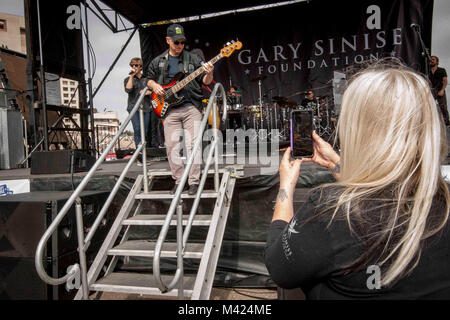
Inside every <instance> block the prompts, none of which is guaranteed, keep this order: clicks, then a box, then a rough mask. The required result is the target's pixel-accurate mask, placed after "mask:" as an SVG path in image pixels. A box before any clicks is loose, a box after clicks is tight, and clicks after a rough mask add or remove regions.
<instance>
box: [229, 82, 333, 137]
mask: <svg viewBox="0 0 450 320" xmlns="http://www.w3.org/2000/svg"><path fill="white" fill-rule="evenodd" d="M266 78H267V76H265V75H259V76H257V77H255V78H253V79H251V81H252V82H255V83H257V85H258V92H259V99H258V102H257V104H253V105H247V106H245V105H244V104H243V99H242V92H241V91H239V90H236V92H233V93H232V94H228V95H227V120H226V123H225V127H226V129H238V128H241V129H243V130H247V129H255V130H256V132H257V133H258V136H259V137H260V138H261V137H262V131H261V129H266V130H265V134H267V136H266V137H268V136H270V134H271V130H272V129H277V130H278V138H279V139H280V141H289V133H290V128H289V125H290V116H291V111H293V110H306V111H312V113H313V121H314V127H315V130H316V132H317V133H318V134H319V135H320V136H331V135H332V134H333V133H334V127H335V118H333V112H332V110H331V109H332V108H330V107H329V101H328V100H329V99H328V96H327V95H322V96H318V97H316V98H315V101H314V102H315V103H312V104H309V105H308V106H301V105H298V103H297V102H296V101H293V100H291V99H289V98H288V97H283V96H274V97H272V98H271V99H270V100H269V101H270V102H264V101H263V96H262V81H263V80H264V79H266ZM260 133H261V135H260ZM272 138H273V137H272Z"/></svg>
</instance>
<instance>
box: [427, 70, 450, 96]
mask: <svg viewBox="0 0 450 320" xmlns="http://www.w3.org/2000/svg"><path fill="white" fill-rule="evenodd" d="M446 77H447V71H445V69H444V68H440V67H438V68H437V69H436V71H435V72H434V74H433V73H432V72H431V70H430V74H429V79H430V81H431V87H432V88H433V89H434V90H437V91H439V90H441V89H442V85H443V84H444V78H446Z"/></svg>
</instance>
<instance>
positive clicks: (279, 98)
mask: <svg viewBox="0 0 450 320" xmlns="http://www.w3.org/2000/svg"><path fill="white" fill-rule="evenodd" d="M286 100H287V98H285V97H281V96H275V97H273V98H272V101H273V102H283V101H286Z"/></svg>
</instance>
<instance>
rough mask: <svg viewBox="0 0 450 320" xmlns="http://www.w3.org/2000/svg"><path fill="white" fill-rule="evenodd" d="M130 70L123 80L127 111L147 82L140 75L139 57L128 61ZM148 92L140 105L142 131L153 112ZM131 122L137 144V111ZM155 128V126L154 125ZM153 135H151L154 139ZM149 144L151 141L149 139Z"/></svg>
mask: <svg viewBox="0 0 450 320" xmlns="http://www.w3.org/2000/svg"><path fill="white" fill-rule="evenodd" d="M130 67H131V70H130V72H129V75H128V77H126V78H125V79H124V81H123V83H124V87H125V92H126V93H128V105H127V111H128V112H131V110H132V109H133V107H134V105H135V104H136V102H137V100H138V99H139V95H140V92H141V90H142V89H143V88H145V85H146V83H147V79H145V78H144V77H143V75H142V60H141V58H138V57H135V58H133V59H131V61H130ZM149 94H150V92H147V95H146V96H145V97H144V100H143V101H142V105H143V108H144V128H143V130H145V131H144V132H145V133H147V132H148V129H149V125H150V119H151V115H152V113H153V112H151V110H150V99H149V97H148V95H149ZM131 124H132V125H133V131H134V143H135V145H136V148H137V146H138V145H139V144H140V143H141V129H142V128H141V123H140V119H139V112H136V113H135V114H134V116H133V118H131ZM155 125H156V124H155ZM155 129H156V127H155ZM154 138H155V137H153V139H154ZM149 143H150V144H151V143H152V141H151V140H150V141H149ZM140 162H141V157H139V158H138V161H137V163H138V165H139V164H140Z"/></svg>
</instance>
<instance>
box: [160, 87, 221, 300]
mask: <svg viewBox="0 0 450 320" xmlns="http://www.w3.org/2000/svg"><path fill="white" fill-rule="evenodd" d="M219 89H220V91H221V95H222V100H223V119H226V116H227V107H226V103H227V102H226V94H225V89H224V88H223V85H222V84H221V83H216V85H215V86H214V89H213V91H212V93H211V96H210V98H209V101H208V106H207V107H206V111H205V114H204V116H203V119H202V122H201V124H200V131H199V133H200V134H199V135H198V136H197V137H196V138H195V143H194V147H193V149H192V151H191V154H190V156H189V158H188V161H187V164H186V168H185V169H184V172H183V175H182V178H181V181H180V183H179V184H178V187H177V190H176V192H175V196H174V198H173V200H172V202H171V204H170V207H169V211H168V212H167V216H166V219H165V221H164V224H163V226H162V228H161V232H160V234H159V237H158V241H157V243H156V246H155V254H154V257H153V275H154V277H155V280H156V283H157V284H158V287H159V289H160V290H161V292H163V293H165V292H168V291H170V290H172V289H174V288H175V286H176V285H177V284H179V290H180V288H181V289H182V288H183V278H182V277H181V276H182V273H183V260H182V255H183V251H184V246H185V245H186V241H187V238H188V237H189V232H190V229H191V226H192V222H193V220H194V216H195V213H196V212H197V208H198V204H199V202H200V196H201V193H202V191H203V187H204V184H205V181H206V177H207V174H208V169H209V166H210V165H211V161H212V156H213V154H214V156H215V163H214V187H215V191H216V192H218V190H219V153H218V151H219V149H218V137H217V130H218V129H217V118H216V117H217V110H216V108H213V128H212V130H213V142H212V143H211V149H210V150H209V154H208V159H207V161H206V164H205V168H204V171H203V175H202V178H201V181H200V184H199V187H198V191H197V194H196V197H195V200H194V204H193V207H192V209H191V212H190V214H189V219H188V224H187V226H186V227H185V230H184V234H183V239H181V237H179V236H177V247H178V252H177V256H178V258H179V259H178V260H177V270H176V271H175V275H174V278H173V279H172V281H171V282H170V284H169V285H166V284H165V283H164V282H163V280H162V278H161V272H160V259H161V249H162V245H163V243H164V241H165V239H166V236H167V232H168V230H169V226H170V223H171V221H172V217H173V215H174V213H175V209H176V208H177V207H178V206H179V202H180V199H181V193H182V191H183V189H184V185H185V184H186V181H187V178H188V175H189V172H190V170H191V167H192V164H193V162H194V158H195V156H196V154H197V152H199V151H200V149H199V148H200V145H201V143H202V140H203V132H204V130H205V127H206V123H207V121H208V116H209V113H210V111H211V108H212V106H213V104H214V101H215V100H216V95H217V91H218V90H219ZM177 211H178V212H177V214H178V223H177V228H179V229H178V230H180V229H181V228H182V220H181V219H182V212H181V210H177ZM177 235H178V234H177ZM180 257H181V258H180ZM178 281H180V283H178ZM178 296H179V297H181V298H182V293H181V295H180V292H179V293H178Z"/></svg>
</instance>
